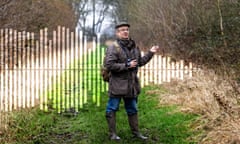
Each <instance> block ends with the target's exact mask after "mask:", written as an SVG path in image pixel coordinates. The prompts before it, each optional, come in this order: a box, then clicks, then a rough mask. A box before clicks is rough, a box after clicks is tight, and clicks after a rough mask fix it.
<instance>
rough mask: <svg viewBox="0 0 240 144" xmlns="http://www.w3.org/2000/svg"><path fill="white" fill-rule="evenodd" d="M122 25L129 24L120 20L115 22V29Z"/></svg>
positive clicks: (128, 25)
mask: <svg viewBox="0 0 240 144" xmlns="http://www.w3.org/2000/svg"><path fill="white" fill-rule="evenodd" d="M122 26H127V27H130V24H128V23H127V22H124V21H121V22H119V23H117V24H116V26H115V29H117V28H120V27H122Z"/></svg>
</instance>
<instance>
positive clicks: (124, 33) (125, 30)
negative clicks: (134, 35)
mask: <svg viewBox="0 0 240 144" xmlns="http://www.w3.org/2000/svg"><path fill="white" fill-rule="evenodd" d="M116 36H117V37H118V38H119V39H128V38H129V27H128V26H122V27H119V28H118V29H116Z"/></svg>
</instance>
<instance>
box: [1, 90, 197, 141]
mask: <svg viewBox="0 0 240 144" xmlns="http://www.w3.org/2000/svg"><path fill="white" fill-rule="evenodd" d="M154 91H156V92H154ZM160 93H164V90H163V88H162V87H159V86H151V87H150V86H149V87H145V88H143V90H142V93H141V95H140V96H139V100H138V101H139V106H138V107H139V128H140V130H141V132H142V133H143V134H144V135H147V136H148V137H149V140H148V141H146V142H143V141H141V140H137V139H133V138H132V137H131V132H130V129H129V126H128V122H127V116H126V113H125V110H124V107H123V103H121V105H120V111H119V112H118V113H117V130H118V134H119V136H120V137H121V138H122V140H121V141H120V142H116V143H122V144H141V143H152V144H156V143H157V144H194V143H196V142H194V141H191V140H190V138H191V137H193V136H194V135H195V134H196V133H195V132H194V131H192V130H191V129H190V125H191V123H193V122H194V121H195V119H196V118H197V116H196V115H192V114H184V113H180V112H178V111H177V108H178V107H176V106H161V107H159V103H158V99H159V96H160V95H159V94H160ZM105 95H106V94H102V96H101V105H100V106H96V105H95V104H93V103H88V104H85V105H84V108H82V109H81V110H80V111H79V112H78V113H75V111H68V112H64V113H61V114H57V113H56V111H48V112H43V111H41V110H39V109H33V110H24V111H21V112H14V113H13V114H12V116H11V118H10V119H9V129H8V131H6V132H4V133H3V134H2V135H0V143H1V144H2V143H3V144H110V143H114V142H111V141H109V140H108V136H107V135H108V128H107V123H106V120H105V104H106V102H107V96H105Z"/></svg>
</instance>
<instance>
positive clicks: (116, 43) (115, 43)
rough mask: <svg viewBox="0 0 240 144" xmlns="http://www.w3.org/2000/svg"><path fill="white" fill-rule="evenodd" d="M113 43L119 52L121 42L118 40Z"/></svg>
mask: <svg viewBox="0 0 240 144" xmlns="http://www.w3.org/2000/svg"><path fill="white" fill-rule="evenodd" d="M113 45H114V47H115V48H116V49H117V52H118V53H119V52H120V46H119V44H118V42H117V41H116V40H115V41H114V42H113Z"/></svg>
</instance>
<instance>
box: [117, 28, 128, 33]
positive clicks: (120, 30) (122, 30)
mask: <svg viewBox="0 0 240 144" xmlns="http://www.w3.org/2000/svg"><path fill="white" fill-rule="evenodd" d="M118 31H119V32H124V31H127V32H128V31H129V29H128V28H126V29H119V30H118Z"/></svg>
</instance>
